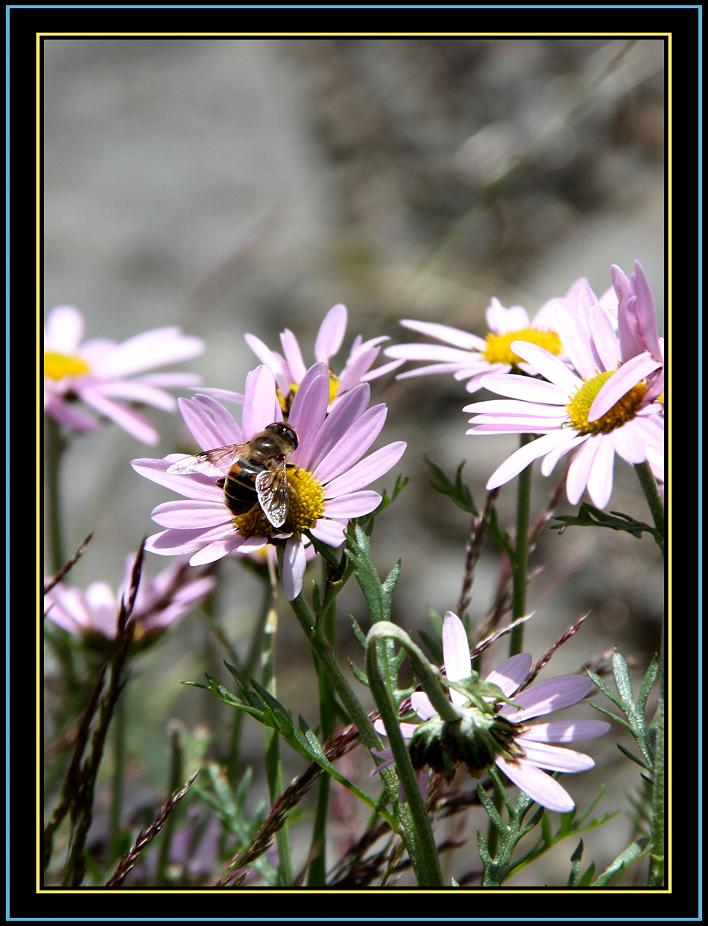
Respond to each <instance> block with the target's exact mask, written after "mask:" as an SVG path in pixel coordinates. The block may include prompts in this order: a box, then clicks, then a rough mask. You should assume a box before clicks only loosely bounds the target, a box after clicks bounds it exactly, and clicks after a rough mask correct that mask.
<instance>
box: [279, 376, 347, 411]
mask: <svg viewBox="0 0 708 926" xmlns="http://www.w3.org/2000/svg"><path fill="white" fill-rule="evenodd" d="M299 388H300V383H290V385H289V387H288V391H287V393H286V394H285V395H283V391H282V389H280V388H279V387H278V386H276V389H275V394H276V396H277V398H278V405H280V407H281V409H282V410H283V414H284V415H285V417H286V418H287V416H288V413H289V412H290V407H291V405H292V404H293V399H294V398H295V395H296V393H297V391H298V389H299ZM338 390H339V377H338V376H337V374H336V373H335V372H334V370H331V369H330V371H329V400H328V401H329V402H334V400H335V399H336V397H337V392H338Z"/></svg>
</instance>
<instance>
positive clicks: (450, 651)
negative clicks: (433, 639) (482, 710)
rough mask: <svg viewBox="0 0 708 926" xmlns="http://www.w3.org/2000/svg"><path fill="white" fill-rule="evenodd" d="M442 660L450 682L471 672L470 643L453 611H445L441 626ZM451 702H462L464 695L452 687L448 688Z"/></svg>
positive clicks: (467, 675)
mask: <svg viewBox="0 0 708 926" xmlns="http://www.w3.org/2000/svg"><path fill="white" fill-rule="evenodd" d="M442 647H443V662H444V664H445V674H446V675H447V677H448V678H449V679H450V681H451V682H460V681H462V680H463V679H465V678H469V677H470V675H471V674H472V659H471V658H470V644H469V640H468V639H467V633H466V631H465V627H464V624H463V623H462V621H461V620H460V618H459V617H458V616H457V615H456V614H455V613H454V612H453V611H446V612H445V616H444V618H443V627H442ZM450 697H451V699H452V701H453V703H456V704H462V703H464V701H465V700H466V699H465V696H464V695H463V694H462V693H461V692H458V691H455V690H454V688H451V689H450Z"/></svg>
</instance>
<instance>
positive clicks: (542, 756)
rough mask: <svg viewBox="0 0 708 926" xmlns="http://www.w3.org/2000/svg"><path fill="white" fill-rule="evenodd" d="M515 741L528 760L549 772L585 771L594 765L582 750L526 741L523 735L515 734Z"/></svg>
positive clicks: (593, 761)
mask: <svg viewBox="0 0 708 926" xmlns="http://www.w3.org/2000/svg"><path fill="white" fill-rule="evenodd" d="M516 742H517V743H518V744H519V746H521V748H522V749H523V750H524V752H525V753H526V759H527V761H528V762H533V764H534V765H537V766H540V767H541V768H546V769H548V771H549V772H566V773H571V774H572V773H574V772H586V771H587V770H588V769H591V768H594V767H595V760H594V759H591V758H590V756H586V755H585V753H584V752H576V751H575V750H574V749H565V748H564V747H563V746H551V745H550V744H549V743H537V742H532V741H530V740H529V741H527V740H526V738H525V737H523V736H517V737H516Z"/></svg>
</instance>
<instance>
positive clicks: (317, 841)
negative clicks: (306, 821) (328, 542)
mask: <svg viewBox="0 0 708 926" xmlns="http://www.w3.org/2000/svg"><path fill="white" fill-rule="evenodd" d="M323 569H324V588H325V589H326V588H327V563H326V562H323ZM335 600H336V599H335V598H334V597H331V596H329V597H328V596H327V594H326V593H325V596H324V601H325V604H324V605H323V608H322V612H321V614H320V622H321V631H322V635H323V637H324V639H325V641H326V642H327V644H328V645H329V646H331V647H332V649H334V642H335V634H336V613H337V612H336V606H335ZM317 675H318V685H319V698H320V738H321V740H322V742H323V743H324V742H326V741H327V740H328V739H329V737H330V736H331V735H332V733H333V732H334V729H335V727H336V724H337V708H336V703H335V700H334V697H333V695H332V691H331V689H330V686H329V683H328V681H327V674H326V673H325V670H324V667H323V666H322V665H321V664H320V663H318V664H317ZM329 796H330V778H329V775H321V776H320V781H319V785H318V790H317V809H316V811H315V822H314V826H313V829H312V843H311V847H310V858H311V862H310V868H309V871H308V874H307V883H308V886H309V887H322V886H324V885H325V883H326V880H327V817H328V813H329Z"/></svg>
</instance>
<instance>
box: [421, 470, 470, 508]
mask: <svg viewBox="0 0 708 926" xmlns="http://www.w3.org/2000/svg"><path fill="white" fill-rule="evenodd" d="M425 462H426V463H427V464H428V466H429V467H430V471H431V473H432V478H431V479H429V480H428V482H429V484H430V485H431V486H432V487H433V489H435V491H436V492H439V493H440V494H441V495H446V496H447V497H448V498H450V499H452V501H453V502H454V503H455V504H456V505H457V507H458V508H461V509H462V511H466V512H467V514H477V508H476V506H475V503H474V499H473V498H472V494H471V492H470V490H469V488H468V487H467V485H466V483H464V482H463V481H462V469H463V467H464V465H465V461H464V460H463V461H462V463H460V465H459V466H458V467H457V469H456V470H455V479H454V482H453V480H452V479H450V477H449V476H448V475H447V473H446V472H445V470H444V469H443V468H442V466H439V465H438V464H437V463H434V462H433V461H432V460H431V459H430V457H427V456H426V457H425Z"/></svg>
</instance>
